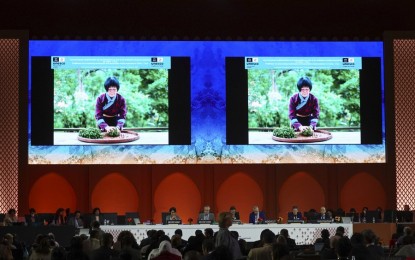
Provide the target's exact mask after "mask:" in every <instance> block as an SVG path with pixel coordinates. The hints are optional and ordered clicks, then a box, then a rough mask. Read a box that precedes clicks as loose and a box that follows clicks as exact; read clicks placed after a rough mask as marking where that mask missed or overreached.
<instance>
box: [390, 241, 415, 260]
mask: <svg viewBox="0 0 415 260" xmlns="http://www.w3.org/2000/svg"><path fill="white" fill-rule="evenodd" d="M414 242H415V241H414V237H413V236H412V235H411V236H405V237H404V238H403V240H402V247H401V248H400V249H399V250H398V252H396V253H395V255H396V256H406V257H407V258H411V259H415V244H414Z"/></svg>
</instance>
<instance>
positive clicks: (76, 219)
mask: <svg viewBox="0 0 415 260" xmlns="http://www.w3.org/2000/svg"><path fill="white" fill-rule="evenodd" d="M68 225H69V226H73V227H75V228H83V227H84V221H83V220H82V218H81V212H80V211H79V210H77V211H75V215H74V216H73V217H71V218H70V219H69V221H68Z"/></svg>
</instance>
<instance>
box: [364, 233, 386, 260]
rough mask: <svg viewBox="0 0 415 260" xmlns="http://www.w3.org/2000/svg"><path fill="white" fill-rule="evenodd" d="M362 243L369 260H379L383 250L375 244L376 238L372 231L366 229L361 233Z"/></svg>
mask: <svg viewBox="0 0 415 260" xmlns="http://www.w3.org/2000/svg"><path fill="white" fill-rule="evenodd" d="M362 235H363V242H364V244H365V246H366V248H367V249H368V251H369V255H370V257H371V259H379V258H380V257H381V256H382V255H383V248H382V247H380V246H379V245H378V244H377V241H376V240H377V237H376V235H375V233H373V231H372V230H370V229H366V230H363V231H362Z"/></svg>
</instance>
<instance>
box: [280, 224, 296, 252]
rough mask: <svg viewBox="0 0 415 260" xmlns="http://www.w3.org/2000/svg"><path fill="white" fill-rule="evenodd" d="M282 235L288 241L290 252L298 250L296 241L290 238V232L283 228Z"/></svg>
mask: <svg viewBox="0 0 415 260" xmlns="http://www.w3.org/2000/svg"><path fill="white" fill-rule="evenodd" d="M280 235H281V236H283V237H284V238H285V240H286V241H287V246H288V249H289V250H295V249H296V248H297V244H296V243H295V240H294V239H292V238H290V235H289V234H288V230H287V229H285V228H283V229H281V231H280Z"/></svg>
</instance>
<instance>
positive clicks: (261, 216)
mask: <svg viewBox="0 0 415 260" xmlns="http://www.w3.org/2000/svg"><path fill="white" fill-rule="evenodd" d="M258 214H259V217H258V218H261V219H262V221H265V213H264V212H263V211H260V212H258ZM249 223H253V224H255V213H254V212H251V213H250V214H249Z"/></svg>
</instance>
